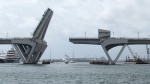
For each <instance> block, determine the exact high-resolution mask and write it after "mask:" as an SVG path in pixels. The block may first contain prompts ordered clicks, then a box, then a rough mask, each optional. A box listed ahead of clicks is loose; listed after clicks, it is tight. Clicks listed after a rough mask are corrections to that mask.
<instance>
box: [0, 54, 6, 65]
mask: <svg viewBox="0 0 150 84" xmlns="http://www.w3.org/2000/svg"><path fill="white" fill-rule="evenodd" d="M5 62H6V55H5V53H3V52H2V53H0V63H5Z"/></svg>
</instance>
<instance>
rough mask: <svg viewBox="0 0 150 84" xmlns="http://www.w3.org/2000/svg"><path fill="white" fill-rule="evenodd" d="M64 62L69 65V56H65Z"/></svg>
mask: <svg viewBox="0 0 150 84" xmlns="http://www.w3.org/2000/svg"><path fill="white" fill-rule="evenodd" d="M64 61H65V64H68V63H69V56H68V55H65V59H64Z"/></svg>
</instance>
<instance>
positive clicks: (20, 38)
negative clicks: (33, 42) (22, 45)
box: [0, 37, 31, 40]
mask: <svg viewBox="0 0 150 84" xmlns="http://www.w3.org/2000/svg"><path fill="white" fill-rule="evenodd" d="M12 39H31V38H29V37H25V38H21V37H13V38H0V40H12Z"/></svg>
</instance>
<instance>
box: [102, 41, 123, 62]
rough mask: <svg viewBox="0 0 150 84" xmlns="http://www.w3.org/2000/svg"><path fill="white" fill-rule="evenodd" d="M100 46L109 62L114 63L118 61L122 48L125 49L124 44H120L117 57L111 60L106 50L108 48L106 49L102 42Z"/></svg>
mask: <svg viewBox="0 0 150 84" xmlns="http://www.w3.org/2000/svg"><path fill="white" fill-rule="evenodd" d="M101 46H102V48H103V50H104V52H105V54H106V56H107V58H108V61H109V64H111V65H115V64H116V62H117V61H118V59H119V57H120V55H121V54H122V52H123V50H124V49H125V47H126V44H124V45H123V46H122V48H121V50H120V51H119V53H118V55H117V57H116V58H115V60H112V58H111V56H110V55H109V53H108V50H109V49H107V48H106V46H105V45H104V44H101Z"/></svg>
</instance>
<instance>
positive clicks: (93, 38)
mask: <svg viewBox="0 0 150 84" xmlns="http://www.w3.org/2000/svg"><path fill="white" fill-rule="evenodd" d="M69 39H70V40H90V39H91V40H98V39H99V38H96V37H70V38H69ZM105 39H106V38H105ZM107 39H127V40H150V38H128V37H110V38H107Z"/></svg>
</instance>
